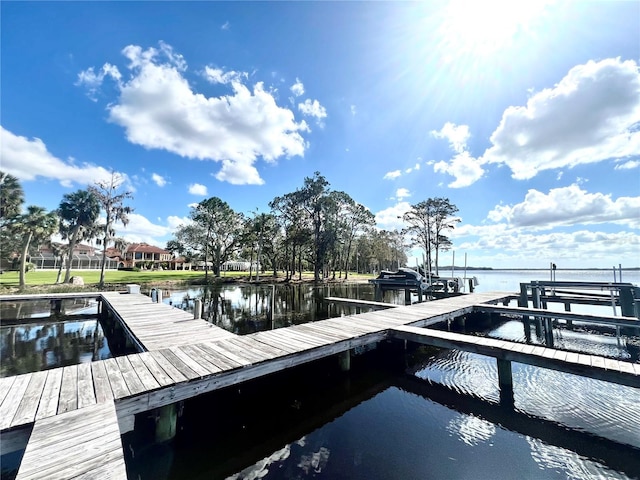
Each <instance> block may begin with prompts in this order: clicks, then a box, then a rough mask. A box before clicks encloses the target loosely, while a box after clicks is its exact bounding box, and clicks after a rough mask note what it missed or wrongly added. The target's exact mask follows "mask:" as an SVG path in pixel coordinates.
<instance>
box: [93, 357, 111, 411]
mask: <svg viewBox="0 0 640 480" xmlns="http://www.w3.org/2000/svg"><path fill="white" fill-rule="evenodd" d="M91 373H92V376H93V388H94V392H95V395H96V403H105V402H108V401H111V400H113V391H112V390H111V384H110V383H109V377H108V375H107V369H106V367H105V362H92V363H91Z"/></svg>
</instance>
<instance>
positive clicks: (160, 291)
mask: <svg viewBox="0 0 640 480" xmlns="http://www.w3.org/2000/svg"><path fill="white" fill-rule="evenodd" d="M157 295H158V303H162V290H160V289H158V290H157Z"/></svg>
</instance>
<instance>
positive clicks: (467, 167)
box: [433, 152, 484, 188]
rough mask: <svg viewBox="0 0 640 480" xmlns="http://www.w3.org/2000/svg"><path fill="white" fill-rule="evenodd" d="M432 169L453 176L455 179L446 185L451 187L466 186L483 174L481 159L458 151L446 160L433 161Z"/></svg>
mask: <svg viewBox="0 0 640 480" xmlns="http://www.w3.org/2000/svg"><path fill="white" fill-rule="evenodd" d="M433 171H434V172H442V173H448V174H449V175H451V176H452V177H455V180H454V181H453V182H451V183H449V185H448V186H449V187H451V188H461V187H468V186H469V185H472V184H473V183H475V182H476V181H478V180H479V179H480V178H482V176H483V175H484V169H483V168H482V162H481V160H479V159H477V158H474V157H472V156H471V155H470V154H469V152H462V153H459V154H457V155H456V156H454V157H453V158H452V159H451V160H449V161H448V162H445V161H441V162H436V163H434V164H433Z"/></svg>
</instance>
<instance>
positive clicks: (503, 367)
mask: <svg viewBox="0 0 640 480" xmlns="http://www.w3.org/2000/svg"><path fill="white" fill-rule="evenodd" d="M496 362H497V364H498V386H499V387H500V404H501V405H504V406H509V407H513V404H514V399H513V379H512V375H511V362H510V361H509V360H504V359H502V358H496Z"/></svg>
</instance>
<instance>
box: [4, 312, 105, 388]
mask: <svg viewBox="0 0 640 480" xmlns="http://www.w3.org/2000/svg"><path fill="white" fill-rule="evenodd" d="M109 357H110V350H109V345H108V343H107V339H106V338H105V335H104V332H103V331H102V327H101V326H100V323H99V322H98V320H97V319H93V320H86V321H66V322H47V323H44V324H36V325H33V324H25V325H12V326H2V327H0V360H1V362H0V377H9V376H12V375H20V374H23V373H29V372H37V371H40V370H47V369H50V368H55V367H64V366H67V365H76V364H79V363H84V362H91V361H96V360H102V359H105V358H109Z"/></svg>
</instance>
